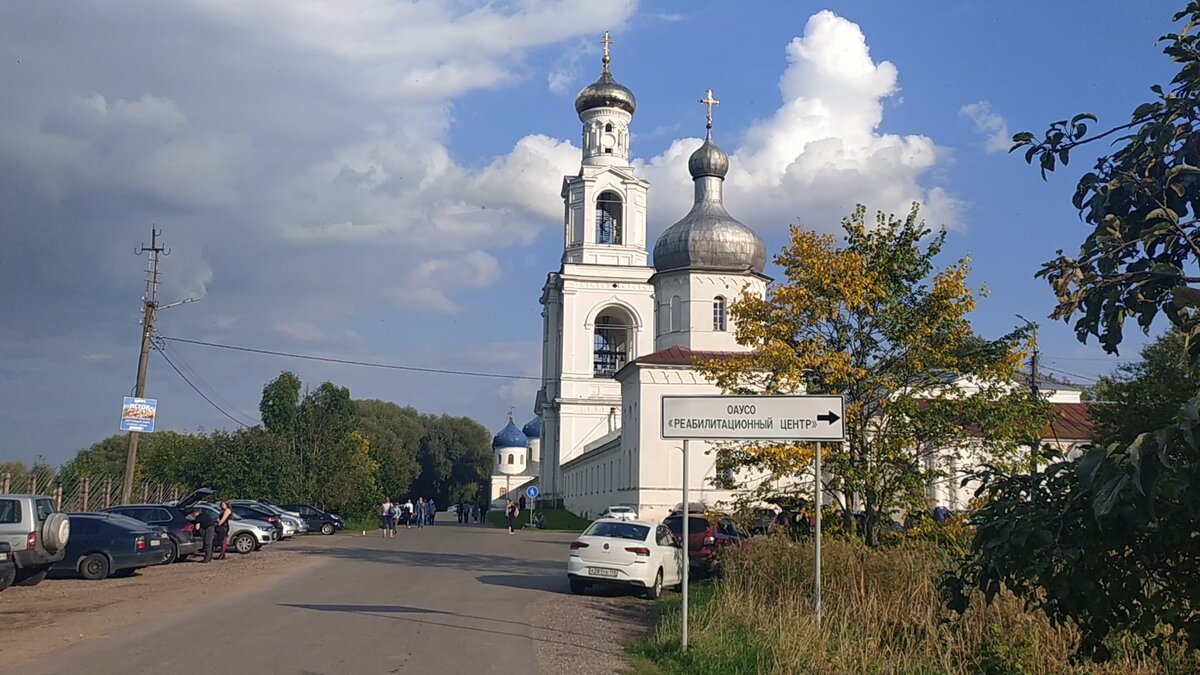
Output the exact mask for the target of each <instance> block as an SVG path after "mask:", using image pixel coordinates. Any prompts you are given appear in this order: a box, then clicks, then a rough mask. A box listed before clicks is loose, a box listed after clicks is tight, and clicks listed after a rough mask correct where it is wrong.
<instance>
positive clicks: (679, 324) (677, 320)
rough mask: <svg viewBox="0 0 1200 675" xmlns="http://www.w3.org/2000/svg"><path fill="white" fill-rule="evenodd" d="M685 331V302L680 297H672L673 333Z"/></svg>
mask: <svg viewBox="0 0 1200 675" xmlns="http://www.w3.org/2000/svg"><path fill="white" fill-rule="evenodd" d="M680 330H683V301H682V300H680V299H679V296H678V295H672V296H671V332H672V333H674V332H675V331H680Z"/></svg>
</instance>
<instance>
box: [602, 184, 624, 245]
mask: <svg viewBox="0 0 1200 675" xmlns="http://www.w3.org/2000/svg"><path fill="white" fill-rule="evenodd" d="M622 215H623V214H622V208H621V195H619V194H617V193H615V192H613V191H612V190H605V191H604V192H601V193H600V196H599V197H597V198H596V243H597V244H618V245H619V244H621V243H623V242H622V235H623V232H622V227H621V217H622Z"/></svg>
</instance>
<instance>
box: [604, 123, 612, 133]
mask: <svg viewBox="0 0 1200 675" xmlns="http://www.w3.org/2000/svg"><path fill="white" fill-rule="evenodd" d="M604 130H605V131H607V132H608V133H610V134H611V133H612V122H609V123H608V124H605V125H604Z"/></svg>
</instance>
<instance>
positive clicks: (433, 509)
mask: <svg viewBox="0 0 1200 675" xmlns="http://www.w3.org/2000/svg"><path fill="white" fill-rule="evenodd" d="M425 510H426V512H427V513H428V514H429V524H430V525H432V524H433V519H434V518H436V517H437V505H435V504H434V503H433V497H430V498H429V501H427V502H425Z"/></svg>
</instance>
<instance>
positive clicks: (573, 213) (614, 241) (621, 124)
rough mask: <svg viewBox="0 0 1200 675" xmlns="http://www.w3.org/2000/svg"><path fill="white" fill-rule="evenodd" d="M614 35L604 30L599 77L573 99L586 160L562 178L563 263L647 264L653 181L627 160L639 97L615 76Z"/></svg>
mask: <svg viewBox="0 0 1200 675" xmlns="http://www.w3.org/2000/svg"><path fill="white" fill-rule="evenodd" d="M611 45H612V38H610V37H609V34H608V33H605V34H604V59H603V68H602V69H601V71H600V78H599V79H597V80H596V81H595V82H593V83H592V84H590V85H588V86H586V87H584V88H583V91H580V92H579V96H577V97H576V98H575V112H576V113H577V114H578V115H579V121H580V122H582V123H583V137H582V146H583V160H582V162H581V165H580V167H579V174H578V175H577V176H568V177H567V178H565V179H564V180H563V187H562V195H561V196H562V199H563V203H564V215H563V230H564V232H563V235H564V236H563V262H564V263H568V262H570V263H584V264H596V265H637V266H645V265H646V262H647V260H648V259H649V255H648V253H647V249H646V192H647V190H648V189H649V187H650V186H649V184H648V183H647V182H646V181H644V180H642V179H640V178H638V177H637V176H635V175H634V173H633V167H631V166H630V161H629V123H630V122H631V121H632V120H633V113H634V110H635V109H636V107H637V100H636V99H635V98H634V96H633V92H632V91H630V90H629V89H628V88H627V87H625V86H624V85H621V84H619V83H618V82H617V81H616V80H615V79H613V76H612V71H611V70H610V68H609V64H610V63H611V61H612V58H611V55H610V53H609V48H610V47H611Z"/></svg>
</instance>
